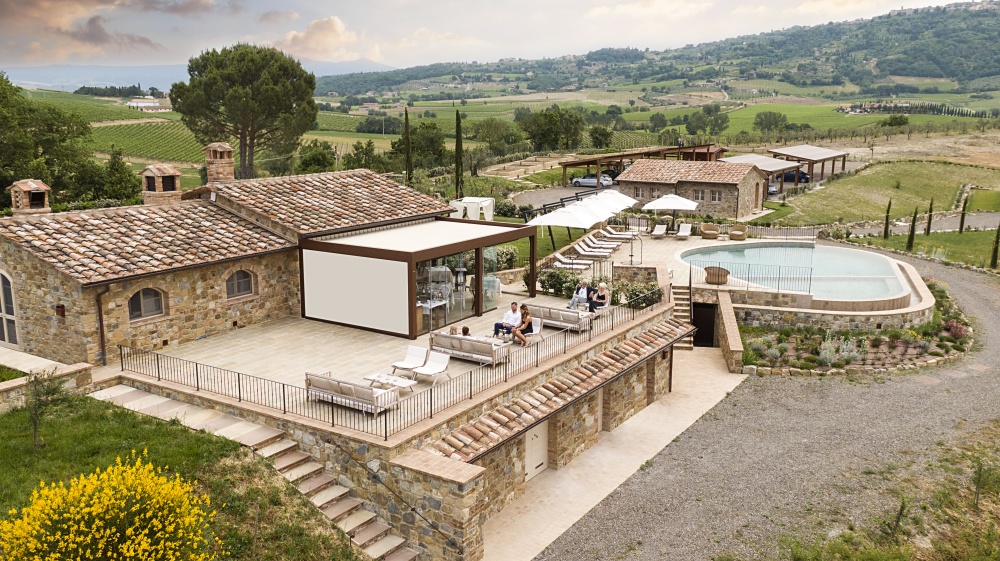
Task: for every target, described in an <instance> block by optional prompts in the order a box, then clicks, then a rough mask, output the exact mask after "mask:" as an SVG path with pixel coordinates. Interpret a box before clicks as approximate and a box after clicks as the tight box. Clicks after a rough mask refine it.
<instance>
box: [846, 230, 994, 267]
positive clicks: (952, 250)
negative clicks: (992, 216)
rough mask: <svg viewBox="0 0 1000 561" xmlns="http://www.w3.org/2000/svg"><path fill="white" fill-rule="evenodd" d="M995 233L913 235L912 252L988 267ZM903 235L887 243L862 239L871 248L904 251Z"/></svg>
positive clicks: (882, 240) (885, 241)
mask: <svg viewBox="0 0 1000 561" xmlns="http://www.w3.org/2000/svg"><path fill="white" fill-rule="evenodd" d="M995 236H996V232H995V231H993V232H990V231H986V232H965V233H963V234H959V233H958V232H932V233H931V235H929V236H925V235H923V234H922V233H920V234H917V236H916V237H914V239H913V251H914V253H918V254H919V253H922V254H924V255H934V256H936V257H940V258H942V259H946V260H948V261H957V262H961V263H967V264H969V265H976V266H978V267H985V266H987V265H989V262H990V254H991V252H992V251H993V238H994V237H995ZM906 239H907V236H906V235H893V236H890V237H889V239H888V240H884V239H882V238H870V239H866V240H865V241H866V242H870V243H871V244H872V245H875V246H879V247H889V248H892V249H899V250H902V249H905V248H906Z"/></svg>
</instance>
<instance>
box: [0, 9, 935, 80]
mask: <svg viewBox="0 0 1000 561" xmlns="http://www.w3.org/2000/svg"><path fill="white" fill-rule="evenodd" d="M945 3H946V2H933V1H927V0H924V1H920V0H917V1H906V0H759V1H757V2H740V1H737V0H693V1H691V0H645V1H644V0H623V1H622V2H619V3H612V2H608V1H607V0H504V1H501V2H497V1H489V2H484V1H476V0H467V1H457V0H423V1H417V0H364V1H359V0H353V1H344V0H334V1H326V2H322V1H321V2H316V1H315V0H284V1H283V2H280V3H278V2H265V1H261V0H0V66H35V65H45V64H66V63H68V64H108V65H148V64H177V63H186V62H187V60H188V59H189V58H191V57H193V56H197V55H198V54H199V53H201V52H203V51H205V50H211V49H220V48H222V47H225V46H228V45H232V44H235V43H240V42H243V43H255V44H262V45H271V46H275V47H278V48H281V49H282V50H284V51H286V52H289V53H291V54H293V55H296V56H298V57H302V58H308V59H312V60H319V61H330V62H337V61H346V60H355V59H358V58H367V59H371V60H374V61H377V62H381V63H383V64H388V65H390V66H395V67H399V68H402V67H407V66H415V65H420V64H430V63H433V62H458V61H460V62H468V61H479V62H490V61H496V60H499V59H501V58H508V57H516V58H524V59H537V58H543V57H550V58H551V57H558V56H562V55H568V54H584V53H586V52H588V51H591V50H594V49H599V48H603V47H636V48H640V49H645V48H649V49H651V50H663V49H667V48H674V47H681V46H684V45H686V44H689V43H695V44H697V43H703V42H708V41H714V40H718V39H725V38H728V37H735V36H738V35H745V34H753V33H761V32H765V31H771V30H776V29H784V28H787V27H792V26H795V25H816V24H821V23H827V22H831V21H844V20H852V19H857V18H868V17H872V16H876V15H880V14H885V13H887V12H888V11H889V10H892V9H898V8H901V7H906V8H916V7H923V6H930V5H940V4H945Z"/></svg>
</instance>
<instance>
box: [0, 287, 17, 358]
mask: <svg viewBox="0 0 1000 561" xmlns="http://www.w3.org/2000/svg"><path fill="white" fill-rule="evenodd" d="M0 340H2V341H3V342H4V343H9V344H11V345H16V344H17V320H16V319H15V318H14V290H13V289H12V288H11V285H10V279H9V278H7V275H4V274H2V273H0Z"/></svg>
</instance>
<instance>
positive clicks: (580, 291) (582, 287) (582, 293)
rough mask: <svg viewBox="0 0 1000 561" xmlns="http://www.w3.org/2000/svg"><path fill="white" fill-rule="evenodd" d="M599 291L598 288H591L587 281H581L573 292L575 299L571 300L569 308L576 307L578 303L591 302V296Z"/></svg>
mask: <svg viewBox="0 0 1000 561" xmlns="http://www.w3.org/2000/svg"><path fill="white" fill-rule="evenodd" d="M595 292H597V290H596V289H593V288H591V287H590V286H589V285H588V284H587V281H580V284H579V285H578V286H577V287H576V290H575V291H574V292H573V299H572V300H570V301H569V304H568V305H567V306H566V307H567V308H570V309H573V308H576V306H577V304H589V303H590V297H591V295H592V294H593V293H595Z"/></svg>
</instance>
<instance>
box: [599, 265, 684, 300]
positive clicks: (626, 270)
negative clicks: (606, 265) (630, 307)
mask: <svg viewBox="0 0 1000 561" xmlns="http://www.w3.org/2000/svg"><path fill="white" fill-rule="evenodd" d="M622 281H625V282H655V283H657V284H659V279H658V278H657V276H656V267H645V266H642V265H615V266H614V267H612V269H611V282H612V283H618V282H622ZM669 293H670V290H667V294H669Z"/></svg>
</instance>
